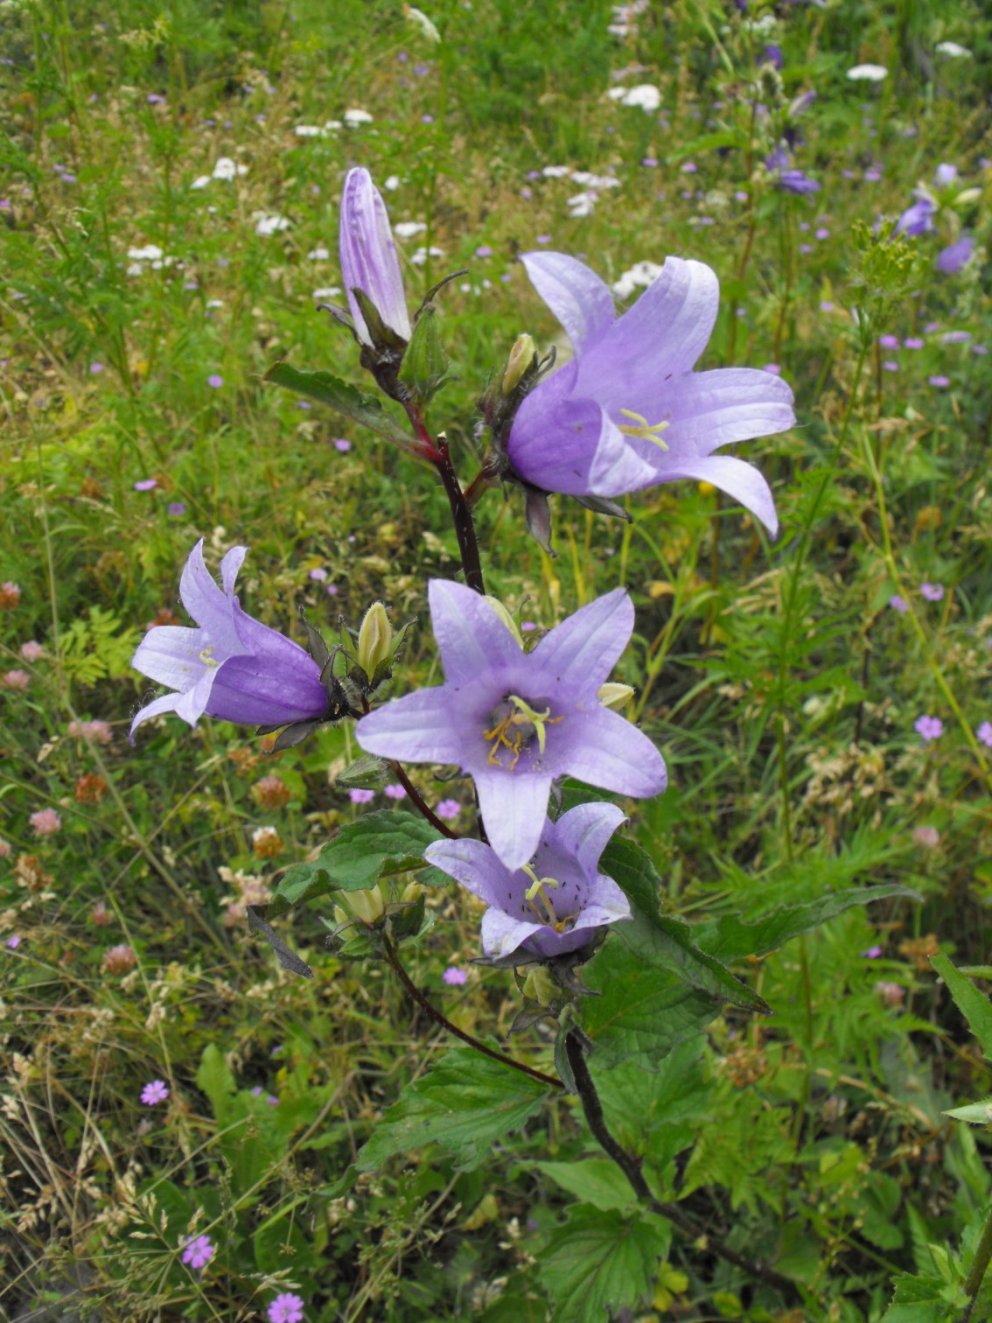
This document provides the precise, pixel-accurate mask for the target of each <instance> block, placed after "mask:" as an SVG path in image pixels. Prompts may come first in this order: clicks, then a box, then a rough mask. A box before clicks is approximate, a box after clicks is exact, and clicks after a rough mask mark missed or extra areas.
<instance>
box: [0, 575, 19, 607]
mask: <svg viewBox="0 0 992 1323" xmlns="http://www.w3.org/2000/svg"><path fill="white" fill-rule="evenodd" d="M20 600H21V585H20V584H19V583H14V581H13V580H12V579H6V580H5V581H4V582H3V583H0V610H9V609H10V608H11V607H13V606H16V605H17V603H18V602H19V601H20Z"/></svg>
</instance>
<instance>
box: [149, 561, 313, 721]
mask: <svg viewBox="0 0 992 1323" xmlns="http://www.w3.org/2000/svg"><path fill="white" fill-rule="evenodd" d="M247 554H248V548H247V547H232V548H231V550H230V551H229V552H228V553H227V555H226V556H225V557H224V559H223V560H222V561H221V564H220V575H221V583H222V584H223V587H222V588H221V587H218V585H217V584H216V583H215V582H214V580H213V578H212V577H211V575H210V572H209V570H208V569H207V567H206V564H205V563H204V560H203V539H202V538H201V539H200V541H199V542H198V543H197V544H196V546H195V547H194V548H193V550H192V551H191V552H190V554H189V559H188V560H187V562H186V564H185V566H184V568H183V573H182V578H181V580H180V582H179V596H180V597H181V598H182V603H183V606H185V608H186V610H187V611H188V612H189V614H190V615H191V616H192V617H193V619H194V620H195V621H196V624H197V626H198V628H197V629H185V628H180V627H179V626H176V625H158V626H156V628H154V629H150V630H149V631H148V633H147V634H146V635H145V637H144V639H143V640H142V641H141V643H140V644H139V645H138V650H137V652H136V653H135V654H134V657H133V659H132V662H131V664H132V665H133V666H134V668H135V670H137V671H140V672H141V673H142V675H147V676H148V677H149V678H150V679H152V680H155V681H157V683H159V684H166V685H169V687H170V688H172V689H174V690H175V691H176V692H175V693H171V694H164V695H163V696H162V697H161V698H156V699H155V700H154V701H153V702H151V703H148V704H147V705H146V706H145V707H143V708H142V709H141V711H140V712H139V713H138V714H137V716H136V717H135V718H134V720H133V721H132V723H131V739H132V740H133V739H134V732H135V731H136V730H137V729H138V727H139V726H140V725H141V724H142V723H143V722H145V721H148V720H149V718H150V717H157V716H159V715H161V713H163V712H175V713H176V715H177V716H180V717H182V719H183V720H184V721H188V722H189V724H190V725H191V726H195V725H196V723H197V721H198V720H199V718H200V717H202V716H203V714H204V713H206V714H207V716H210V717H218V718H219V719H220V720H221V721H236V722H239V723H240V724H242V725H248V726H282V725H288V724H289V723H291V722H295V721H319V720H320V719H321V718H322V717H323V716H324V714H325V712H326V711H327V709H328V706H329V700H328V695H327V690H326V689H325V687H324V685H323V684H322V682H321V679H320V667H319V666H318V665H317V663H316V662H315V661H314V660H313V658H312V657H310V656H309V654H308V653H306V652H304V650H303V649H302V648H301V647H300V646H299V645H298V644H296V643H294V642H293V641H292V639H288V638H286V636H285V635H284V634H280V633H279V631H278V630H275V629H270V628H269V626H268V625H263V624H262V622H261V621H260V620H254V619H253V618H252V617H251V616H249V615H246V614H245V612H244V611H242V609H241V607H240V605H239V604H238V599H237V597H235V595H234V581H235V579H236V578H237V576H238V570H239V569H240V568H241V562H242V561H243V560H244V558H245V556H246V555H247Z"/></svg>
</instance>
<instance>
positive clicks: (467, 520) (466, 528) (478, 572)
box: [434, 440, 486, 593]
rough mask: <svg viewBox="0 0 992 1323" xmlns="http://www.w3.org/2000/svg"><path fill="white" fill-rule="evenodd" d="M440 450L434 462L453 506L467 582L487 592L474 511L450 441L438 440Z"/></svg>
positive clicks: (456, 532)
mask: <svg viewBox="0 0 992 1323" xmlns="http://www.w3.org/2000/svg"><path fill="white" fill-rule="evenodd" d="M437 449H438V458H437V459H436V460H435V461H434V467H435V468H436V469H437V471H438V476H439V477H440V479H441V482H442V484H443V485H444V490H445V492H446V493H447V496H448V504H449V505H450V506H451V518H452V520H453V521H454V525H455V537H456V538H457V539H458V551H459V554H460V555H461V558H462V569H463V570H464V571H465V582H466V583H467V584H468V586H469V587H470V588H474V589H475V591H476V592H477V593H485V591H486V585H485V583H484V582H483V578H482V561H481V560H480V558H479V543H478V540H477V539H476V536H475V521H474V520H473V518H472V510H471V507H470V506H469V503H468V501H467V500H466V499H465V493H464V492H463V491H462V488H461V484H460V483H459V481H458V477H457V475H456V474H455V469H454V465H453V464H452V462H451V455H450V454H449V453H448V445H447V442H445V441H440V440H439V441H438V447H437Z"/></svg>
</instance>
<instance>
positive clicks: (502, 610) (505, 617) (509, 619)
mask: <svg viewBox="0 0 992 1323" xmlns="http://www.w3.org/2000/svg"><path fill="white" fill-rule="evenodd" d="M482 600H483V601H484V602H485V603H486V604H487V605H488V606H490V607H491V608H492V609H493V610H494V611H495V612H496V614H497V615H498V616H499V618H500V620H502V622H503V624H504V625H505V626H506V627H507V629H508V630H509V631H510V633H511V634H512V635H513V637H514V638H515V639H516V640H517V642H518V643H519V644H520V646H521V648H522V647H523V646H524V641H523V638H522V637H521V634H520V630H519V629H518V628H517V622H516V621H515V620H514V618H513V616H511V615H510V613H509V611H508V610H507V609H506V607H505V606H504V605H503V603H502V602H501V601H500V600H499V598H498V597H489V596H488V595H487V596H485V597H483V599H482Z"/></svg>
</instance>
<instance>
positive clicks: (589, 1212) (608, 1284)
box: [537, 1204, 671, 1323]
mask: <svg viewBox="0 0 992 1323" xmlns="http://www.w3.org/2000/svg"><path fill="white" fill-rule="evenodd" d="M670 1241H671V1231H670V1228H669V1224H668V1223H667V1222H666V1221H665V1219H664V1218H662V1217H658V1216H657V1214H654V1213H645V1214H642V1215H641V1216H640V1217H638V1218H636V1219H632V1220H630V1221H628V1220H627V1219H626V1218H624V1217H621V1215H620V1214H619V1213H617V1212H606V1213H604V1212H602V1211H601V1210H600V1209H598V1208H592V1207H589V1206H588V1205H585V1204H579V1205H578V1206H577V1207H575V1208H573V1209H572V1211H571V1215H570V1217H569V1219H568V1221H567V1222H566V1223H565V1225H564V1226H563V1227H559V1228H558V1229H557V1230H556V1231H555V1232H554V1233H553V1234H552V1236H551V1238H550V1239H549V1241H548V1243H547V1245H546V1246H545V1248H544V1250H543V1251H542V1252H541V1254H540V1256H539V1258H538V1269H537V1275H538V1280H539V1281H540V1283H541V1285H542V1286H543V1287H544V1289H545V1290H546V1291H547V1293H548V1295H549V1297H550V1298H551V1301H552V1313H553V1316H554V1319H555V1323H603V1320H604V1319H607V1318H611V1317H612V1318H616V1317H617V1316H618V1315H619V1314H620V1313H621V1311H623V1310H625V1309H636V1307H637V1306H638V1305H639V1304H641V1303H643V1302H645V1301H646V1300H647V1299H648V1297H649V1294H650V1291H651V1286H652V1284H653V1281H654V1275H655V1272H656V1270H657V1266H658V1263H659V1261H660V1260H661V1259H663V1258H664V1257H665V1255H666V1254H667V1253H668V1246H669V1243H670Z"/></svg>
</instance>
